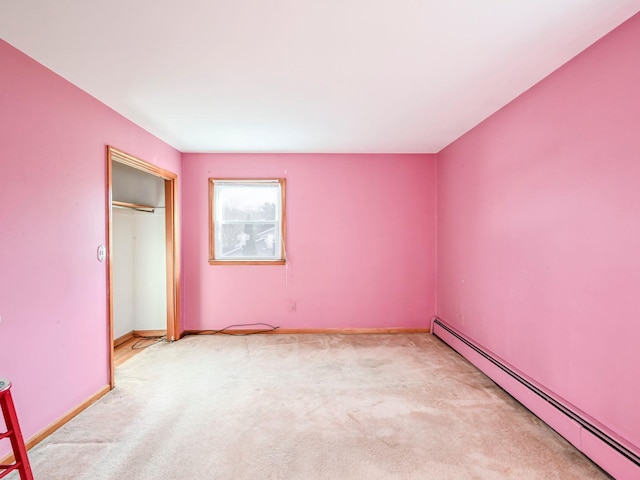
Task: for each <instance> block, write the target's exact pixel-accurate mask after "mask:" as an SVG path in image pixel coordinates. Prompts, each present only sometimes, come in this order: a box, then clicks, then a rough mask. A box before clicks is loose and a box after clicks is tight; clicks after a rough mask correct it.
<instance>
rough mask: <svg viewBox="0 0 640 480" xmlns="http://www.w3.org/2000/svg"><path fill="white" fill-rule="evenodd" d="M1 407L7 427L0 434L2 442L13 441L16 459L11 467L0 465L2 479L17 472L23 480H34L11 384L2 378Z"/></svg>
mask: <svg viewBox="0 0 640 480" xmlns="http://www.w3.org/2000/svg"><path fill="white" fill-rule="evenodd" d="M0 407H2V415H3V416H4V424H5V425H6V427H7V431H6V432H4V433H0V440H2V439H3V438H9V440H11V448H12V449H13V456H14V457H15V462H14V463H12V464H11V465H0V478H3V477H5V476H7V475H9V473H11V472H13V471H14V470H15V471H17V472H19V473H20V479H21V480H33V473H31V466H30V465H29V458H27V449H26V448H25V446H24V440H23V439H22V433H20V424H19V423H18V416H17V415H16V409H15V407H14V406H13V399H12V398H11V382H10V381H9V380H5V379H2V378H0Z"/></svg>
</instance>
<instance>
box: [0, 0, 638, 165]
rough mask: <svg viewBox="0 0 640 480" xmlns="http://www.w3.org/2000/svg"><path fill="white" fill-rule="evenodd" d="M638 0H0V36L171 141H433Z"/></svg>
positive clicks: (458, 131) (513, 92)
mask: <svg viewBox="0 0 640 480" xmlns="http://www.w3.org/2000/svg"><path fill="white" fill-rule="evenodd" d="M638 11H640V0H395V1H394V0H269V1H267V0H227V1H223V0H181V1H177V0H174V1H170V0H107V1H87V0H56V1H52V0H12V1H10V0H4V1H1V2H0V38H2V39H4V40H6V41H7V42H8V43H10V44H12V45H14V46H15V47H16V48H18V49H19V50H21V51H23V52H25V53H26V54H28V55H29V56H31V57H33V58H35V59H36V60H38V61H39V62H40V63H42V64H44V65H45V66H47V67H49V68H50V69H51V70H53V71H55V72H56V73H58V74H60V75H61V76H63V77H64V78H66V79H67V80H69V81H70V82H72V83H73V84H75V85H77V86H78V87H80V88H81V89H83V90H85V91H87V92H89V93H90V94H91V95H93V96H95V97H96V98H98V99H99V100H101V101H102V102H104V103H105V104H107V105H109V106H110V107H112V108H113V109H115V110H117V111H118V112H120V113H121V114H122V115H124V116H125V117H127V118H129V119H130V120H132V121H133V122H135V123H137V124H138V125H140V126H142V127H143V128H145V129H147V130H148V131H150V132H152V133H153V134H155V135H157V136H158V137H160V138H161V139H163V140H165V141H166V142H167V143H169V144H171V145H173V146H174V147H176V148H177V149H178V150H180V151H183V152H362V153H374V152H380V153H382V152H397V153H400V152H437V151H439V150H441V149H442V148H443V147H445V146H446V145H448V144H449V143H451V142H452V141H453V140H455V139H456V138H458V137H459V136H460V135H462V134H463V133H465V132H466V131H467V130H469V129H470V128H472V127H473V126H475V125H476V124H478V123H479V122H480V121H482V120H483V119H484V118H486V117H487V116H489V115H490V114H492V113H493V112H495V111H496V110H498V109H499V108H500V107H502V106H503V105H505V104H506V103H508V102H509V101H510V100H512V99H513V98H515V97H516V96H517V95H519V94H520V93H522V92H523V91H524V90H526V89H527V88H529V87H531V86H532V85H534V84H535V83H536V82H538V81H539V80H541V79H542V78H544V77H545V76H546V75H548V74H549V73H551V72H552V71H553V70H555V69H556V68H557V67H559V66H560V65H562V64H563V63H564V62H566V61H567V60H569V59H570V58H572V57H573V56H575V55H576V54H577V53H579V52H580V51H582V50H583V49H585V48H586V47H587V46H589V45H590V44H592V43H593V42H594V41H596V40H597V39H598V38H600V37H602V36H603V35H604V34H606V33H607V32H608V31H610V30H612V29H613V28H615V27H616V26H617V25H619V24H620V23H621V22H623V21H624V20H626V19H627V18H629V17H631V16H632V15H633V14H634V13H636V12H638Z"/></svg>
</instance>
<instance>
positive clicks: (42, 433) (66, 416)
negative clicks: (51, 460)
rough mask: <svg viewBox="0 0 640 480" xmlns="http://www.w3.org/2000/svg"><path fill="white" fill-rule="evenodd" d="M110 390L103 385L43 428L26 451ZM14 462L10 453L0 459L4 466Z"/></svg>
mask: <svg viewBox="0 0 640 480" xmlns="http://www.w3.org/2000/svg"><path fill="white" fill-rule="evenodd" d="M110 390H111V387H110V386H109V385H105V386H104V387H102V388H101V389H100V390H99V391H98V392H97V393H95V394H94V395H92V396H91V397H89V398H88V399H87V400H85V401H84V402H82V403H81V404H80V405H78V406H77V407H75V408H73V409H71V410H69V411H68V412H67V413H65V414H64V415H63V416H61V417H60V418H58V419H57V420H56V421H54V422H53V423H52V424H51V425H49V426H48V427H46V428H44V429H43V430H41V431H40V432H38V433H36V434H35V435H34V436H33V437H31V438H30V439H29V440H27V441H26V442H25V446H26V447H27V450H30V449H31V448H33V447H35V446H36V445H37V444H38V443H40V442H41V441H43V440H44V439H45V438H47V437H48V436H49V435H51V434H52V433H53V432H55V431H56V430H58V429H59V428H60V427H62V426H63V425H64V424H65V423H67V422H69V420H71V419H72V418H73V417H75V416H77V415H78V414H79V413H81V412H82V411H84V410H86V409H87V408H88V407H90V406H91V405H93V404H94V403H95V402H97V401H98V400H100V399H101V398H102V397H104V396H105V395H106V394H107V393H109V391H110ZM14 461H15V457H14V456H13V454H12V453H11V454H9V455H7V456H6V457H4V458H1V459H0V464H2V465H6V464H7V463H13V462H14Z"/></svg>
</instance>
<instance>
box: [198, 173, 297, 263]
mask: <svg viewBox="0 0 640 480" xmlns="http://www.w3.org/2000/svg"><path fill="white" fill-rule="evenodd" d="M285 183H286V182H285V179H284V178H272V179H229V178H210V179H209V263H210V264H211V265H284V264H285V263H286V255H285V252H286V250H285V225H286V215H285V213H286V208H285ZM233 184H236V185H242V186H247V187H251V186H252V185H255V186H258V185H262V186H263V185H265V184H277V185H279V188H280V198H279V200H280V205H279V206H278V205H276V223H277V226H276V229H277V230H276V233H277V235H276V236H275V239H274V241H275V242H277V243H278V244H279V248H278V247H276V248H275V251H276V255H275V256H274V257H273V258H271V257H260V256H255V257H240V256H230V257H223V256H222V252H221V251H219V250H218V251H216V248H217V247H216V245H219V244H220V235H221V232H222V225H225V224H233V223H238V224H245V225H246V224H251V223H256V224H259V223H271V222H265V221H263V220H256V221H251V220H246V221H240V220H224V219H221V218H218V217H220V216H221V214H220V212H221V211H222V210H221V208H222V206H221V205H217V204H216V202H218V201H219V200H218V196H217V191H218V188H219V187H224V186H228V185H233ZM218 207H219V208H218ZM278 207H279V208H278Z"/></svg>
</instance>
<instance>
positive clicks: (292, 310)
mask: <svg viewBox="0 0 640 480" xmlns="http://www.w3.org/2000/svg"><path fill="white" fill-rule="evenodd" d="M289 311H290V312H295V311H296V302H291V303H290V304H289Z"/></svg>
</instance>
